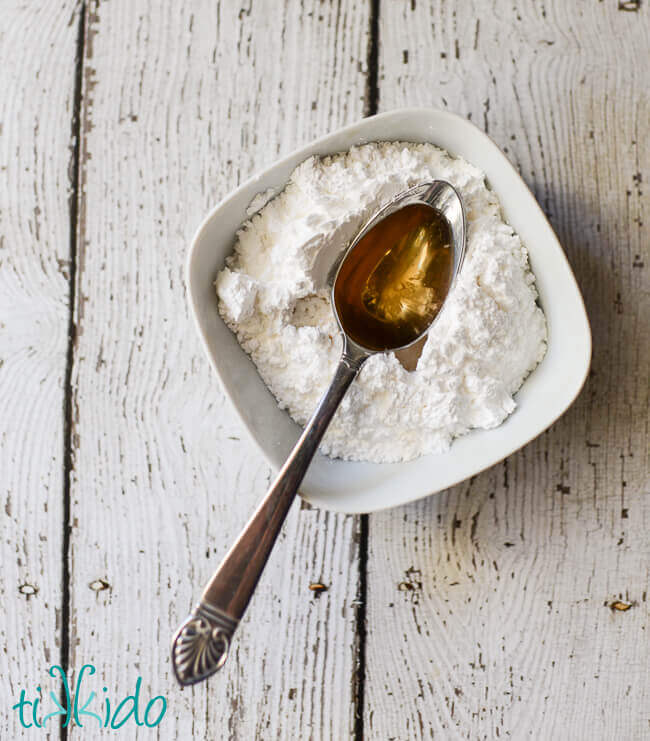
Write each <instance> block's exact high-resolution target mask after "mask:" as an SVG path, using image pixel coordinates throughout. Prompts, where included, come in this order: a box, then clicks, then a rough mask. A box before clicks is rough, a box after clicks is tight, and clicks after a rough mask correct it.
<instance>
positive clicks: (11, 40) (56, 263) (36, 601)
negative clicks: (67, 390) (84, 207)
mask: <svg viewBox="0 0 650 741" xmlns="http://www.w3.org/2000/svg"><path fill="white" fill-rule="evenodd" d="M76 37H77V29H76V26H75V23H74V3H73V2H60V3H49V4H47V5H45V6H43V5H42V4H41V7H38V4H25V3H14V2H6V3H3V6H2V20H1V21H0V90H2V95H1V96H0V502H1V509H0V512H1V517H0V563H2V570H1V571H0V594H2V601H3V606H2V609H1V610H0V676H1V677H2V690H1V691H0V698H1V700H2V710H1V711H0V738H3V739H11V738H18V737H19V733H20V731H19V730H18V729H19V727H18V726H17V725H16V724H15V719H16V718H15V715H14V713H13V712H12V711H11V709H10V708H11V704H13V702H15V701H16V700H17V699H18V696H19V694H20V691H21V689H26V690H28V691H29V692H30V694H31V693H33V692H35V689H36V685H37V684H39V682H40V683H43V682H44V679H46V675H45V673H46V671H47V668H48V667H49V665H50V663H58V661H59V645H58V636H59V631H60V621H61V600H62V589H61V585H62V566H61V552H62V532H63V530H62V521H63V508H62V502H63V497H62V491H63V475H64V474H63V471H64V467H63V459H64V414H63V408H64V385H65V375H66V355H67V346H68V342H67V330H68V291H69V265H68V260H69V253H70V211H69V203H68V195H69V179H68V165H69V163H70V157H71V151H70V144H71V130H72V128H71V120H72V99H73V91H74V80H75V47H76ZM44 675H45V676H44Z"/></svg>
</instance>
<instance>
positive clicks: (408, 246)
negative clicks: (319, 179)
mask: <svg viewBox="0 0 650 741" xmlns="http://www.w3.org/2000/svg"><path fill="white" fill-rule="evenodd" d="M464 253H465V216H464V212H463V205H462V202H461V200H460V196H459V195H458V193H457V192H456V191H455V189H454V188H453V187H452V186H451V185H450V184H449V183H447V182H445V181H442V180H436V181H434V182H431V183H423V184H422V185H418V186H416V187H415V188H411V189H410V190H408V191H405V192H403V193H401V194H399V195H398V196H396V197H395V198H394V199H393V200H392V201H391V202H390V203H389V204H388V205H387V206H385V207H384V208H383V209H381V211H379V212H378V213H377V214H375V216H374V217H373V218H372V219H370V221H368V223H367V224H366V225H365V226H364V227H363V228H362V229H361V231H360V232H359V234H358V235H357V236H356V237H355V239H353V240H352V242H351V244H350V245H349V247H348V249H347V250H346V252H345V254H344V256H343V258H342V260H341V262H340V264H339V267H338V270H337V272H336V274H335V278H334V282H333V287H332V307H333V310H334V314H335V316H336V320H337V322H338V325H339V328H340V330H341V334H342V337H343V353H342V355H341V360H340V361H339V365H338V367H337V369H336V373H335V374H334V378H333V379H332V383H331V384H330V386H329V388H328V389H327V391H326V392H325V394H324V396H323V398H322V399H321V401H320V403H319V405H318V408H317V409H316V411H315V412H314V414H313V416H312V417H311V419H310V420H309V422H308V423H307V426H306V427H305V429H304V431H303V433H302V435H301V436H300V438H299V440H298V442H297V443H296V445H295V447H294V449H293V450H292V452H291V454H290V455H289V458H288V459H287V461H286V463H285V464H284V466H283V467H282V469H281V470H280V472H279V473H278V476H277V478H276V479H275V481H274V482H273V484H272V485H271V488H270V489H269V491H268V492H267V494H266V496H265V497H264V499H263V500H262V502H261V503H260V505H259V506H258V508H257V509H256V510H255V512H254V514H253V515H252V517H251V518H250V520H249V521H248V523H247V525H246V526H245V528H244V530H243V531H242V533H241V535H240V536H239V538H238V539H237V541H236V542H235V544H234V545H233V546H232V547H231V549H230V551H228V553H227V554H226V557H225V558H224V560H223V561H222V562H221V564H220V566H219V568H218V569H217V571H216V572H215V574H214V575H213V577H212V578H211V579H210V581H209V582H208V585H207V586H206V588H205V589H204V591H203V594H202V595H201V599H200V601H199V602H198V604H197V605H196V607H195V608H194V610H193V611H192V613H191V614H190V615H189V617H188V618H187V619H186V620H185V622H184V623H183V624H182V625H181V626H180V628H179V629H178V631H177V632H176V634H175V636H174V639H173V642H172V664H173V667H174V672H175V674H176V678H177V679H178V681H179V682H180V683H181V684H183V685H187V684H194V683H195V682H199V681H201V680H202V679H206V678H207V677H209V676H210V675H211V674H214V672H216V671H217V670H218V669H220V668H221V667H222V666H223V665H224V663H225V661H226V658H227V657H228V651H229V648H230V642H231V640H232V635H233V633H234V631H235V629H236V627H237V624H238V623H239V621H240V620H241V618H242V616H243V614H244V612H245V611H246V607H247V606H248V603H249V601H250V598H251V597H252V595H253V592H254V591H255V587H256V586H257V582H258V580H259V578H260V576H261V574H262V571H263V569H264V566H265V564H266V561H267V559H268V556H269V554H270V552H271V549H272V547H273V544H274V543H275V540H276V538H277V536H278V533H279V532H280V528H281V527H282V523H283V522H284V519H285V517H286V514H287V512H288V510H289V507H290V506H291V503H292V502H293V500H294V497H295V496H296V493H297V491H298V487H299V486H300V484H301V482H302V480H303V478H304V476H305V473H306V472H307V469H308V467H309V464H310V462H311V460H312V458H313V457H314V454H315V453H316V450H317V449H318V445H319V444H320V441H321V439H322V438H323V435H324V434H325V431H326V430H327V427H328V425H329V423H330V421H331V420H332V417H333V416H334V413H335V412H336V410H337V408H338V406H339V404H340V403H341V400H342V399H343V397H344V396H345V393H346V391H347V389H348V388H349V386H350V384H351V383H352V381H354V379H355V377H356V376H357V374H358V372H359V370H360V368H361V366H362V365H363V363H364V361H365V360H367V359H368V358H369V357H370V356H371V355H373V354H374V353H376V352H383V351H386V350H402V349H404V348H409V347H411V346H413V345H414V343H417V342H418V341H419V340H420V339H421V338H423V337H424V335H425V334H426V333H427V332H428V331H429V329H430V327H431V325H432V324H433V322H434V321H435V319H436V317H437V316H438V315H439V313H440V311H441V309H442V307H443V305H444V302H445V300H446V299H447V297H448V295H449V293H450V291H451V289H452V287H453V283H454V280H455V278H456V276H457V275H458V271H459V270H460V267H461V265H462V261H463V256H464Z"/></svg>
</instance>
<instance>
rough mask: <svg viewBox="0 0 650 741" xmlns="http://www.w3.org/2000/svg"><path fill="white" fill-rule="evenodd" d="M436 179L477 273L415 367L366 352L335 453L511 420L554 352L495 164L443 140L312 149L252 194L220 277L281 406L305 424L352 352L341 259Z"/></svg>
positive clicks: (368, 452) (461, 284)
mask: <svg viewBox="0 0 650 741" xmlns="http://www.w3.org/2000/svg"><path fill="white" fill-rule="evenodd" d="M436 178H441V179H445V180H448V181H449V182H451V183H452V184H453V185H454V186H455V187H456V188H457V189H458V190H459V192H460V194H461V197H462V198H463V201H464V204H465V208H466V215H467V226H468V232H467V233H468V243H467V252H466V257H465V263H464V265H463V269H462V271H461V274H460V276H459V278H458V281H457V283H456V286H455V288H454V291H453V293H452V295H451V296H450V297H449V299H448V301H447V303H446V305H445V308H444V311H443V312H442V314H441V316H440V317H439V319H438V321H437V323H436V324H435V325H434V327H433V328H432V330H431V332H430V333H429V336H428V339H427V342H426V344H425V346H424V349H423V351H422V355H421V357H420V360H419V361H418V365H417V369H416V370H415V371H413V372H409V371H406V370H405V369H404V368H403V367H402V365H401V364H400V362H399V361H398V360H397V358H396V357H395V355H394V354H393V353H383V354H378V355H374V356H373V357H371V358H369V359H368V360H367V361H366V363H365V365H364V366H363V368H362V369H361V373H360V375H359V377H358V379H357V380H356V381H355V383H354V384H353V385H352V387H351V388H350V389H349V391H348V393H347V395H346V397H345V399H344V400H343V402H342V404H341V407H340V408H339V411H338V412H337V414H336V415H335V417H334V419H333V421H332V423H331V426H330V428H329V430H328V432H327V434H326V436H325V438H324V441H323V444H322V446H321V447H322V450H323V451H324V452H326V453H328V454H329V455H332V456H336V457H341V458H346V459H352V460H369V461H375V462H381V461H399V460H409V459H411V458H415V457H417V456H419V455H422V454H425V453H429V452H438V451H443V450H445V449H447V448H448V447H449V445H450V444H451V441H452V439H453V437H455V436H457V435H462V434H464V433H465V432H467V431H468V430H469V429H471V428H473V427H482V428H490V427H495V426H497V425H499V424H500V423H501V422H502V421H503V420H504V419H505V418H506V417H507V416H508V415H509V414H510V413H511V412H512V411H513V410H514V408H515V402H514V400H513V394H514V393H515V392H516V391H517V389H518V388H519V387H520V386H521V384H522V382H523V380H524V378H525V377H526V375H527V374H528V373H529V372H530V371H531V370H532V369H533V368H534V367H535V366H536V365H537V364H538V363H539V361H540V360H541V359H542V357H543V356H544V353H545V350H546V322H545V319H544V315H543V313H542V311H541V309H540V308H539V307H538V306H537V304H536V291H535V287H534V277H533V275H532V273H531V272H530V270H529V267H528V257H527V252H526V249H525V248H524V247H523V245H522V244H521V241H520V239H519V237H518V236H517V235H516V234H514V232H513V230H512V228H511V227H510V226H508V225H507V224H506V223H505V222H504V221H503V218H502V215H501V211H500V207H499V203H498V201H497V198H496V196H495V195H494V193H492V191H490V190H489V189H488V188H487V187H486V185H485V181H484V177H483V174H482V173H481V172H480V171H479V170H478V169H477V168H475V167H473V166H472V165H470V164H469V163H467V162H465V161H464V160H462V159H458V158H452V157H450V156H449V155H448V154H447V153H446V152H444V151H442V150H440V149H438V148H436V147H434V146H432V145H429V144H405V143H379V144H367V145H364V146H360V147H355V148H353V149H351V150H350V151H349V152H347V153H345V154H341V155H335V156H332V157H326V158H323V159H318V158H310V159H308V160H307V161H305V162H303V163H302V164H301V165H300V166H299V167H298V168H296V170H295V171H294V172H293V174H292V176H291V178H290V181H289V183H288V185H287V187H286V188H285V190H284V191H283V192H282V193H281V194H280V195H278V196H277V197H275V198H272V199H271V200H268V198H269V195H270V194H264V195H263V196H262V197H261V198H260V199H259V201H258V203H254V204H252V206H257V207H260V206H261V210H260V211H259V213H256V214H254V215H253V216H252V217H251V219H250V220H249V221H247V222H246V223H245V224H244V225H243V226H242V228H241V230H240V232H239V233H238V239H237V243H236V244H235V249H234V252H233V255H232V256H231V257H230V258H229V259H228V261H227V267H226V268H225V269H224V270H223V271H221V273H219V276H218V277H217V281H216V287H217V293H218V296H219V311H220V313H221V314H222V316H223V317H224V319H225V321H226V322H227V323H228V325H229V326H230V327H231V329H232V330H233V331H234V332H235V333H236V334H237V337H238V339H239V342H240V343H241V345H242V347H243V348H244V350H246V352H248V353H249V354H250V355H251V357H252V359H253V362H254V363H255V364H256V366H257V368H258V370H259V372H260V375H261V376H262V378H263V380H264V382H265V383H266V384H267V386H268V387H269V388H270V390H271V391H272V393H273V394H274V395H275V397H276V399H277V400H278V403H279V405H280V407H281V408H285V409H287V411H288V412H289V414H290V415H291V416H292V417H293V418H294V419H295V420H296V421H297V422H299V423H300V424H304V423H305V422H306V421H307V419H308V418H309V416H310V415H311V413H312V412H313V410H314V409H315V407H316V405H317V403H318V400H319V398H320V396H321V395H322V393H323V391H324V390H325V388H326V387H327V385H328V384H329V382H330V381H331V378H332V376H333V374H334V369H335V367H336V364H337V362H338V359H339V355H340V349H341V341H340V337H339V333H338V329H337V326H336V322H335V320H334V317H333V314H332V310H331V307H330V298H329V286H328V285H327V275H328V272H329V270H330V268H331V266H332V264H333V262H334V260H335V259H336V257H337V256H338V255H339V254H340V252H341V251H342V250H343V249H345V247H346V245H347V243H348V242H349V240H350V239H351V238H352V237H353V236H354V235H355V234H356V232H357V231H358V230H359V228H360V227H361V226H362V224H363V223H364V222H365V221H366V220H367V219H368V218H369V217H370V216H371V215H372V214H373V213H374V212H375V211H376V210H378V208H380V207H381V206H382V205H383V204H384V203H386V202H387V201H389V200H390V199H391V198H392V197H393V196H395V195H396V194H397V193H399V192H400V191H402V190H405V189H406V188H409V187H411V186H413V185H416V184H418V183H420V182H424V181H427V180H433V179H436ZM262 204H264V205H262Z"/></svg>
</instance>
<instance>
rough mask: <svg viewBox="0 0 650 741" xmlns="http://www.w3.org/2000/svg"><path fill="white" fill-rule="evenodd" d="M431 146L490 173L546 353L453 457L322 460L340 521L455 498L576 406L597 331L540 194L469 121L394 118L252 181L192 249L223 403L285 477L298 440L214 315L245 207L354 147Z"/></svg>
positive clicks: (314, 147) (305, 489) (307, 483)
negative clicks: (309, 161)
mask: <svg viewBox="0 0 650 741" xmlns="http://www.w3.org/2000/svg"><path fill="white" fill-rule="evenodd" d="M388 140H393V141H394V140H400V141H407V142H430V143H432V144H435V145H437V146H438V147H442V148H443V149H446V150H447V151H449V152H450V153H451V154H455V155H459V156H461V157H463V158H464V159H466V160H468V161H469V162H471V163H472V164H474V165H476V166H477V167H479V168H481V169H482V170H483V171H484V172H485V174H486V177H487V181H488V183H489V185H490V187H491V188H492V189H493V190H494V191H495V192H496V194H497V195H498V197H499V200H500V201H501V205H502V208H503V212H504V215H505V217H506V220H507V221H508V222H509V223H510V224H511V225H512V226H513V228H514V229H515V230H516V231H517V232H518V233H519V235H520V236H521V239H522V241H523V243H524V244H525V245H526V247H527V248H528V252H529V256H530V264H531V267H532V270H533V272H534V273H535V278H536V284H537V290H538V293H539V301H540V304H541V306H542V308H543V310H544V312H545V314H546V319H547V322H548V350H547V353H546V356H545V357H544V359H543V360H542V362H541V363H540V364H539V366H538V367H537V368H536V369H535V371H533V373H531V375H530V376H529V377H528V378H527V379H526V381H525V382H524V384H523V386H522V387H521V389H520V390H519V392H518V393H517V394H516V396H515V400H516V402H517V408H516V410H515V411H514V412H513V414H512V415H511V416H510V417H509V418H508V419H507V420H506V421H505V422H504V423H503V424H502V425H500V426H499V427H497V428H495V429H492V430H473V431H471V432H470V433H468V434H467V435H465V436H463V437H460V438H457V439H456V440H455V441H454V442H453V444H452V446H451V449H450V450H449V451H448V452H446V453H441V454H432V455H426V456H423V457H421V458H418V459H416V460H414V461H409V462H407V463H354V462H348V461H341V460H332V459H330V458H327V457H326V456H323V455H317V456H316V457H315V458H314V461H313V463H312V465H311V467H310V469H309V471H308V473H307V475H306V477H305V479H304V482H303V484H302V486H301V494H302V496H303V497H304V498H305V499H306V500H307V501H309V502H311V503H312V504H315V505H318V506H320V507H325V508H327V509H332V510H338V511H342V512H351V513H354V512H371V511H374V510H379V509H384V508H387V507H394V506H396V505H400V504H404V503H406V502H410V501H412V500H414V499H418V498H420V497H424V496H427V495H429V494H434V493H436V492H439V491H441V490H443V489H447V488H448V487H450V486H453V485H454V484H457V483H459V482H460V481H463V480H464V479H466V478H468V477H470V476H473V475H475V474H477V473H479V472H480V471H483V470H484V469H486V468H489V467H490V466H493V465H494V464H495V463H498V462H499V461H501V460H502V459H503V458H505V457H506V456H508V455H510V454H511V453H513V452H514V451H516V450H518V449H519V448H521V447H522V446H523V445H525V444H526V443H528V442H529V441H530V440H532V439H533V438H535V437H537V435H539V434H540V433H542V432H543V431H544V430H545V429H546V428H547V427H549V425H551V424H553V422H555V420H557V419H558V417H560V415H562V414H563V413H564V412H565V411H566V410H567V408H568V407H569V406H570V405H571V403H572V402H573V401H574V399H575V398H576V396H577V395H578V393H579V392H580V389H581V388H582V385H583V383H584V381H585V378H586V376H587V372H588V370H589V362H590V358H591V333H590V329H589V322H588V319H587V315H586V312H585V308H584V304H583V301H582V296H581V295H580V290H579V289H578V286H577V284H576V281H575V278H574V276H573V273H572V271H571V268H570V267H569V263H568V262H567V259H566V257H565V255H564V252H563V251H562V248H561V246H560V244H559V242H558V240H557V238H556V236H555V234H554V232H553V230H552V228H551V226H550V225H549V223H548V221H547V220H546V218H545V216H544V214H543V213H542V210H541V208H540V207H539V205H538V204H537V202H536V201H535V198H534V196H533V195H532V193H531V192H530V190H529V189H528V188H527V186H526V184H525V183H524V181H523V180H522V179H521V178H520V177H519V175H518V174H517V172H516V170H515V169H514V167H513V166H512V165H511V164H510V162H509V161H508V159H507V158H506V157H505V155H504V154H503V153H502V152H501V151H500V150H499V148H498V147H497V146H496V145H495V144H494V142H492V140H491V139H489V138H488V137H487V136H486V135H485V134H484V133H483V132H481V131H480V130H479V129H478V128H476V126H474V125H473V124H472V123H470V122H469V121H466V120H465V119H463V118H460V117H459V116H456V115H454V114H451V113H447V112H444V111H437V110H431V109H407V110H397V111H391V112H389V113H384V114H381V115H378V116H373V117H372V118H365V119H363V120H362V121H359V122H358V123H356V124H353V125H351V126H346V127H345V128H343V129H340V130H339V131H336V132H334V133H333V134H329V135H328V136H324V137H323V138H321V139H318V140H317V141H315V142H313V143H312V144H310V145H309V146H306V147H303V148H302V149H299V150H297V151H296V152H293V153H292V154H290V155H289V156H288V157H284V158H283V159H281V160H280V161H278V162H276V163H275V164H274V165H273V166H271V167H269V168H268V169H266V170H264V171H263V172H261V173H259V174H257V175H255V176H254V177H253V178H251V179H250V180H248V181H247V182H245V183H244V184H243V185H241V186H240V187H239V188H237V190H235V191H234V192H233V193H231V194H230V195H229V196H228V197H227V198H225V199H224V200H223V201H221V203H219V204H218V205H217V206H215V207H214V208H213V209H212V211H211V212H210V213H209V214H208V215H207V217H206V218H205V220H204V221H203V223H202V224H201V226H200V227H199V229H198V231H197V233H196V235H195V237H194V240H193V241H192V245H191V249H190V253H189V258H188V262H187V287H188V293H189V300H190V303H191V306H192V311H193V313H194V317H195V320H196V326H197V329H198V331H199V334H200V336H201V339H202V342H203V346H204V348H205V351H206V353H207V355H208V358H209V360H210V363H211V364H212V367H213V368H214V370H215V371H216V373H217V375H218V376H219V379H220V381H221V384H222V387H223V389H224V392H225V393H226V395H227V396H228V397H229V398H230V401H231V402H232V404H233V406H234V408H235V410H236V411H237V413H238V414H239V416H240V417H241V420H242V422H243V424H244V426H245V427H246V428H247V429H248V431H249V433H250V434H251V436H252V438H253V440H255V442H256V443H257V445H258V446H259V448H260V450H261V451H262V453H263V454H264V455H265V457H266V458H267V459H268V461H269V462H270V463H271V465H272V466H273V467H274V468H276V469H278V468H279V467H280V466H281V465H282V463H283V462H284V460H285V458H286V457H287V455H288V453H289V451H290V450H291V448H292V447H293V445H294V443H295V442H296V440H297V439H298V436H299V434H300V428H299V427H298V425H296V424H295V423H294V422H293V421H292V420H291V418H290V417H289V416H288V415H287V414H286V412H284V411H281V410H280V409H279V408H278V406H277V404H276V401H275V399H274V398H273V396H272V395H271V393H270V392H269V390H268V389H267V388H266V386H265V385H264V383H263V381H262V379H261V378H260V376H259V374H258V373H257V370H256V368H255V366H254V365H253V363H252V361H251V360H250V358H249V357H248V355H246V353H245V352H244V351H243V350H242V349H241V347H240V346H239V344H238V342H237V339H236V338H235V336H234V335H233V333H232V332H231V331H230V329H228V327H227V326H226V325H225V323H224V322H223V320H222V319H221V317H220V316H219V312H218V311H217V297H216V293H215V289H214V280H215V277H216V275H217V273H218V271H219V270H221V268H222V267H223V266H224V261H225V259H226V257H227V256H228V255H229V254H230V253H231V252H232V249H233V245H234V240H235V233H236V231H237V229H238V227H239V226H240V224H241V223H242V222H243V221H245V220H246V219H247V214H246V208H247V207H248V205H249V204H250V202H251V200H252V199H253V197H254V196H255V195H256V194H257V193H260V192H263V191H267V190H269V189H273V190H274V191H276V192H279V191H281V190H282V188H283V187H284V185H285V184H286V182H287V180H288V178H289V175H290V174H291V172H292V170H293V169H294V168H295V167H296V165H298V164H299V163H300V162H302V161H303V160H304V159H306V158H307V157H309V156H311V155H325V154H333V153H335V152H342V151H345V150H347V149H349V148H350V147H351V146H353V145H356V144H365V143H367V142H372V141H388Z"/></svg>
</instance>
